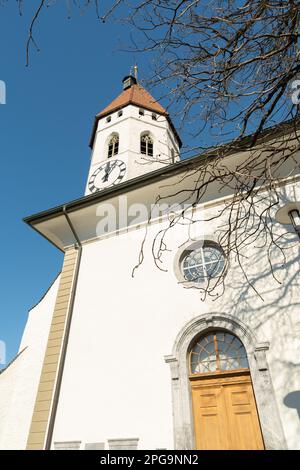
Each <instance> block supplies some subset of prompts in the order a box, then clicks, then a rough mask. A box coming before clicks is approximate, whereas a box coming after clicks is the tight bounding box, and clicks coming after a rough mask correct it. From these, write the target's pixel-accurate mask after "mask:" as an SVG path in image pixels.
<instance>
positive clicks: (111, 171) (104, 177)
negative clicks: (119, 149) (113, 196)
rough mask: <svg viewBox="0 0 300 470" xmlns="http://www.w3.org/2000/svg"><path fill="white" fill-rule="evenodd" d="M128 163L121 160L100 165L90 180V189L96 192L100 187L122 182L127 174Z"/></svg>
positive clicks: (103, 187)
mask: <svg viewBox="0 0 300 470" xmlns="http://www.w3.org/2000/svg"><path fill="white" fill-rule="evenodd" d="M125 172H126V165H125V163H124V162H122V161H121V160H112V161H107V162H105V163H103V164H102V165H100V166H99V167H98V168H97V170H96V171H95V172H94V173H93V174H92V176H91V177H90V180H89V190H90V191H91V193H96V192H97V191H99V190H100V189H105V188H107V187H108V186H114V185H116V184H118V183H120V182H121V181H122V179H123V177H124V175H125Z"/></svg>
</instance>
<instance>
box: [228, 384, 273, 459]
mask: <svg viewBox="0 0 300 470" xmlns="http://www.w3.org/2000/svg"><path fill="white" fill-rule="evenodd" d="M223 388H224V392H225V402H226V412H227V417H228V421H229V429H230V448H231V449H241V450H246V449H247V450H257V449H263V448H264V446H263V441H262V436H261V431H260V425H259V421H258V415H257V411H256V404H255V400H254V395H253V389H252V385H251V383H246V384H236V385H229V386H226V385H224V387H223Z"/></svg>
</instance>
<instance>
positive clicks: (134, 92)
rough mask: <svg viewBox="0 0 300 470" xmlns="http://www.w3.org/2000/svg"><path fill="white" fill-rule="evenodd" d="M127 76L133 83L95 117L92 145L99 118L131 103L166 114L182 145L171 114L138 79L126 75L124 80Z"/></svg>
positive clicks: (91, 145)
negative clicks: (137, 81)
mask: <svg viewBox="0 0 300 470" xmlns="http://www.w3.org/2000/svg"><path fill="white" fill-rule="evenodd" d="M126 78H130V79H131V80H132V82H131V84H130V85H129V86H128V87H127V88H126V89H125V90H123V91H122V93H121V94H120V95H119V96H118V97H117V98H116V99H114V100H113V101H112V102H111V103H110V104H109V105H108V106H106V108H104V109H103V110H102V111H101V112H100V113H98V114H97V115H96V117H95V122H94V127H93V131H92V135H91V140H90V147H91V148H92V147H93V144H94V139H95V135H96V131H97V124H98V121H99V119H101V118H103V117H105V116H107V115H109V114H111V113H113V112H115V111H117V110H119V109H121V108H124V107H125V106H128V105H129V104H131V105H134V106H138V107H140V108H144V109H147V110H148V111H152V112H154V113H157V114H160V115H162V116H165V117H166V119H167V120H168V122H169V124H170V126H171V128H172V130H173V133H174V134H175V136H176V139H177V141H178V143H179V146H180V147H181V145H182V142H181V140H180V137H179V135H178V133H177V131H176V129H175V127H174V125H173V123H172V121H171V118H170V116H169V113H168V112H167V111H166V110H165V108H163V106H161V104H159V103H158V101H156V100H155V99H154V98H153V96H151V95H150V93H148V91H146V90H145V89H144V88H143V87H142V86H141V85H139V84H138V83H136V79H135V78H134V77H131V76H129V77H125V79H124V80H123V83H124V81H125V80H126Z"/></svg>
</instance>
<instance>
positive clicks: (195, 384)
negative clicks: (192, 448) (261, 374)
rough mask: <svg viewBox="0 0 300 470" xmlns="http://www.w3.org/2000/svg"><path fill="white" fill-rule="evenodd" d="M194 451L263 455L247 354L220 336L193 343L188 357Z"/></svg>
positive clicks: (211, 335) (228, 337) (233, 338)
mask: <svg viewBox="0 0 300 470" xmlns="http://www.w3.org/2000/svg"><path fill="white" fill-rule="evenodd" d="M190 385H191V392H192V402H193V415H194V431H195V444H196V449H201V450H209V449H216V450H234V449H236V450H237V449H240V450H246V449H248V450H258V449H264V444H263V438H262V434H261V429H260V424H259V418H258V413H257V409H256V403H255V397H254V392H253V387H252V382H251V376H250V371H249V365H248V360H247V354H246V351H245V348H244V346H243V344H242V343H241V341H240V340H239V339H238V338H237V337H236V336H234V335H232V334H230V333H227V332H224V331H213V332H209V333H208V334H206V335H205V336H202V337H200V338H198V339H197V341H196V342H195V343H194V345H193V347H192V349H191V351H190Z"/></svg>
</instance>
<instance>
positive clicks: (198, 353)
mask: <svg viewBox="0 0 300 470" xmlns="http://www.w3.org/2000/svg"><path fill="white" fill-rule="evenodd" d="M248 368H249V364H248V359H247V354H246V350H245V348H244V346H243V344H242V343H241V341H240V340H239V339H238V338H237V337H236V336H234V335H232V334H230V333H227V332H224V331H215V332H211V333H208V334H207V335H205V336H202V337H200V338H199V339H198V340H197V342H196V343H195V344H194V346H193V348H192V350H191V352H190V370H191V373H192V374H203V373H208V372H222V371H228V370H234V369H248Z"/></svg>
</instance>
